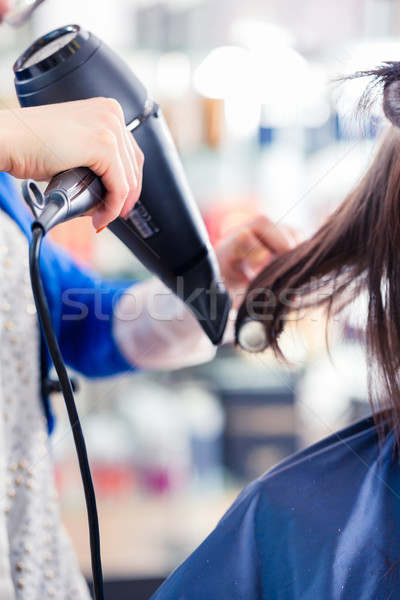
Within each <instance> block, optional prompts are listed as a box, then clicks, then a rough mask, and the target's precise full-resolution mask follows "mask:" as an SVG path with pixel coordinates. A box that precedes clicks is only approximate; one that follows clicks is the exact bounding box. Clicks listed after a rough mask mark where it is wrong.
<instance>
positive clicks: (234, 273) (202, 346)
mask: <svg viewBox="0 0 400 600" xmlns="http://www.w3.org/2000/svg"><path fill="white" fill-rule="evenodd" d="M295 243H296V239H295V235H294V234H293V232H292V231H291V230H289V229H287V228H286V227H283V226H280V225H274V224H273V223H272V222H271V221H270V220H269V219H267V217H264V216H259V217H256V218H255V219H253V220H252V221H250V222H248V223H246V224H245V225H243V226H242V227H239V228H238V229H236V230H235V231H233V232H231V233H230V234H229V235H227V236H226V237H225V238H224V239H223V240H222V241H221V242H220V243H219V244H218V246H217V248H216V253H217V257H218V260H219V263H220V267H221V275H222V279H223V280H224V282H225V284H226V286H227V289H228V290H229V292H230V295H231V298H232V303H233V307H234V308H233V310H232V311H231V314H230V317H229V322H228V326H227V330H226V333H225V336H224V341H226V342H230V341H233V337H234V336H233V329H234V321H235V316H236V311H235V309H236V307H238V306H239V304H240V303H241V301H242V299H243V296H244V294H245V292H246V288H247V286H248V284H249V283H250V281H251V279H252V278H253V277H254V276H255V275H256V274H257V273H258V271H259V270H261V269H262V268H263V267H265V265H266V264H267V263H268V262H269V261H270V260H271V258H272V257H273V256H277V255H279V254H281V253H283V252H286V251H287V250H289V249H290V248H291V247H293V245H295ZM113 334H114V338H115V340H116V343H117V346H118V347H119V349H120V351H121V354H122V355H123V356H124V357H125V358H126V360H127V361H128V362H129V363H131V364H134V365H137V366H139V367H140V368H142V369H174V368H175V369H176V368H182V367H185V366H188V365H192V364H199V363H202V362H206V361H208V360H211V359H212V358H213V357H214V355H215V351H216V349H215V346H213V344H212V343H211V342H210V341H209V340H208V338H207V337H206V335H205V334H204V333H203V331H202V329H201V327H200V325H199V324H198V322H197V321H196V319H195V318H194V317H193V315H192V314H191V313H190V311H189V310H188V309H187V308H186V307H185V306H184V305H183V303H182V302H181V301H180V300H178V298H177V297H176V296H175V295H174V294H172V292H170V291H169V290H168V289H167V288H166V287H165V286H164V285H163V284H162V283H161V282H160V281H158V280H156V279H151V280H149V281H147V282H145V283H139V284H136V285H134V286H132V287H131V288H129V289H127V290H126V291H125V292H124V294H123V295H122V296H121V298H120V300H119V301H118V304H117V306H116V309H115V311H114V322H113Z"/></svg>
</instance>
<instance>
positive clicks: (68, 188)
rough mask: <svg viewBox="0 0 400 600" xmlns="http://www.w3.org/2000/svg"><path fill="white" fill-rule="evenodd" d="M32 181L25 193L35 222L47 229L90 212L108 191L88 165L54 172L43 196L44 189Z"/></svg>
mask: <svg viewBox="0 0 400 600" xmlns="http://www.w3.org/2000/svg"><path fill="white" fill-rule="evenodd" d="M32 185H35V184H32V182H30V183H28V184H27V185H26V186H25V188H24V197H25V200H26V202H27V204H28V205H29V206H30V208H31V209H32V211H33V213H34V215H35V217H36V219H35V221H34V223H33V226H35V225H40V227H42V229H43V230H44V232H45V233H46V232H47V231H49V230H50V229H51V228H52V227H54V226H55V225H58V224H59V223H63V222H64V221H69V220H70V219H73V218H75V217H79V216H81V215H84V214H87V213H88V212H89V211H90V210H91V209H93V208H95V207H96V206H97V204H99V202H100V201H101V200H103V198H104V196H105V193H106V190H105V188H104V186H103V184H102V182H101V179H100V178H99V177H97V176H96V175H95V174H94V173H93V171H91V170H90V169H88V168H86V167H78V168H76V169H68V170H67V171H62V172H61V173H59V174H58V175H55V176H54V177H53V179H52V180H51V181H50V183H49V185H48V186H47V188H46V190H45V192H44V195H42V198H41V199H40V194H41V192H40V191H39V190H38V188H37V186H36V188H35V189H34V188H33V187H32ZM32 194H33V197H32Z"/></svg>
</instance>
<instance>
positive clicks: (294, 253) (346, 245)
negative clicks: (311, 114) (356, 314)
mask: <svg viewBox="0 0 400 600" xmlns="http://www.w3.org/2000/svg"><path fill="white" fill-rule="evenodd" d="M359 75H372V76H373V77H374V79H373V82H372V84H370V85H369V88H368V89H369V94H370V93H371V90H372V89H376V88H377V85H378V84H382V85H383V109H384V112H385V115H386V117H387V118H388V119H389V121H390V123H391V124H392V126H391V127H390V129H389V131H388V132H387V133H386V135H385V137H384V140H383V142H382V145H381V147H380V149H379V151H378V153H377V155H376V158H375V160H374V162H373V164H372V166H371V167H370V168H369V170H368V171H367V173H366V174H365V176H364V178H363V179H362V181H361V182H360V183H359V185H358V186H357V187H356V188H355V189H354V190H353V191H352V192H351V193H350V194H349V195H348V196H347V198H346V199H345V200H344V202H343V203H342V204H341V205H340V206H339V208H338V209H337V210H336V211H335V212H334V213H333V214H332V215H331V216H330V217H329V218H328V220H327V221H326V223H325V224H324V225H322V227H320V229H319V230H318V231H317V232H316V233H315V235H314V236H313V237H312V238H311V239H309V240H307V241H305V242H303V243H302V244H301V245H299V246H297V247H296V248H294V249H293V250H291V251H290V252H288V253H287V254H285V255H283V256H281V257H279V258H278V259H277V260H275V261H274V262H273V263H271V264H270V265H269V266H267V267H266V268H265V269H264V270H263V271H262V272H261V273H260V274H259V275H258V276H257V278H256V279H255V280H254V281H253V282H252V283H251V285H250V287H249V289H248V291H247V296H246V298H245V301H244V302H243V304H242V306H241V307H240V309H239V313H238V318H237V323H236V326H237V327H236V331H237V332H238V331H239V330H240V327H241V326H242V324H243V323H244V322H245V321H246V320H247V319H249V318H252V319H256V320H259V321H260V322H261V323H262V325H263V327H264V330H265V336H266V339H267V343H268V345H269V346H270V347H271V348H272V349H273V350H274V351H275V352H276V353H277V354H278V355H279V354H281V351H280V348H279V335H280V333H281V332H282V330H283V328H284V325H285V321H286V319H287V318H288V316H289V313H291V312H292V311H293V310H299V309H300V308H301V309H303V308H304V307H312V306H318V305H325V306H326V307H327V309H328V313H329V314H332V313H334V312H339V311H340V310H341V309H342V307H343V306H344V305H347V304H348V303H349V302H350V301H351V300H353V299H354V298H355V297H357V296H358V295H359V294H360V293H361V292H362V291H365V292H366V293H367V296H368V317H367V324H366V332H365V339H366V346H367V357H368V362H369V367H370V369H369V373H370V382H369V383H370V400H371V404H372V407H373V409H374V412H375V413H378V412H379V411H380V410H382V409H383V408H388V407H389V408H390V409H391V410H390V412H389V416H390V417H389V418H390V424H391V426H392V428H393V429H395V431H396V432H397V435H398V437H400V378H399V368H400V63H387V64H385V65H384V66H383V67H382V68H380V69H376V70H374V71H368V72H365V73H359V74H356V76H359ZM365 98H366V97H364V100H365ZM378 380H379V381H378ZM377 389H379V395H377V394H376V390H377ZM386 418H387V415H386V414H385V419H386ZM378 420H379V416H378Z"/></svg>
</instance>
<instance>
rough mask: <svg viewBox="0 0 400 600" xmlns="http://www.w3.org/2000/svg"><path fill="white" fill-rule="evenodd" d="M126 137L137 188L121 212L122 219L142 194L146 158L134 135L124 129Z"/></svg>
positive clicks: (133, 189) (130, 194)
mask: <svg viewBox="0 0 400 600" xmlns="http://www.w3.org/2000/svg"><path fill="white" fill-rule="evenodd" d="M124 136H125V142H126V148H127V152H128V155H129V159H130V162H131V165H132V168H133V172H134V174H135V187H134V188H131V190H130V193H129V194H128V197H127V199H126V201H125V204H124V206H123V209H122V210H121V217H123V218H126V217H127V216H128V214H129V213H130V211H131V210H132V208H133V206H134V205H135V204H136V202H137V201H138V200H139V196H140V193H141V191H142V168H143V162H144V157H143V153H142V151H141V150H140V148H139V146H138V145H137V144H136V142H135V140H134V139H133V136H132V134H131V133H130V132H129V131H128V130H127V129H126V128H125V127H124Z"/></svg>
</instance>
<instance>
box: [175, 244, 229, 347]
mask: <svg viewBox="0 0 400 600" xmlns="http://www.w3.org/2000/svg"><path fill="white" fill-rule="evenodd" d="M216 274H218V276H219V269H218V264H217V260H216V257H215V254H214V251H213V250H209V251H208V252H207V254H206V255H205V256H204V258H203V259H202V260H200V261H199V262H198V263H197V264H196V266H194V267H193V268H192V269H191V270H190V271H187V272H186V273H185V275H184V276H179V275H178V276H177V278H176V289H175V290H174V291H175V293H176V295H177V296H178V297H179V298H181V300H183V301H184V302H185V304H186V306H187V307H188V308H189V309H190V310H191V311H192V313H193V314H194V316H195V317H196V319H197V321H198V322H199V324H200V326H201V327H202V328H203V331H204V332H205V333H206V335H207V336H208V338H209V339H210V340H211V342H212V343H213V344H219V343H220V342H221V340H222V336H223V334H224V331H225V327H226V322H227V320H228V316H229V311H230V308H231V301H230V298H229V295H228V293H227V291H226V289H225V287H224V285H223V284H222V283H221V282H220V281H218V279H216V278H215V277H216Z"/></svg>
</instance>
